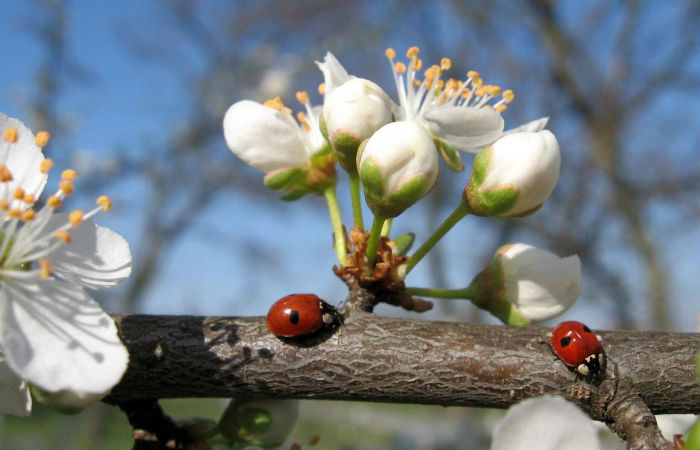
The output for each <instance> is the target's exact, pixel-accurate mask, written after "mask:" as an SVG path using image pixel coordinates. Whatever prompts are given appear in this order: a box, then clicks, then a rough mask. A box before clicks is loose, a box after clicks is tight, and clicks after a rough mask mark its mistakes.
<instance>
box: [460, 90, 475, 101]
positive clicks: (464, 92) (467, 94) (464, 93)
mask: <svg viewBox="0 0 700 450" xmlns="http://www.w3.org/2000/svg"><path fill="white" fill-rule="evenodd" d="M460 96H461V97H462V98H464V99H467V98H472V91H471V90H469V89H462V93H461V94H460Z"/></svg>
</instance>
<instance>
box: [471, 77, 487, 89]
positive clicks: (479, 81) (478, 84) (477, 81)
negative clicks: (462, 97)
mask: <svg viewBox="0 0 700 450" xmlns="http://www.w3.org/2000/svg"><path fill="white" fill-rule="evenodd" d="M472 84H473V85H474V86H476V88H477V89H479V88H481V86H483V85H484V80H482V79H481V78H474V79H472Z"/></svg>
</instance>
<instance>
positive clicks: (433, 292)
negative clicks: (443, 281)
mask: <svg viewBox="0 0 700 450" xmlns="http://www.w3.org/2000/svg"><path fill="white" fill-rule="evenodd" d="M404 292H405V293H406V294H408V295H420V296H422V297H432V298H446V299H464V300H473V299H474V295H475V294H476V290H475V289H474V288H473V287H472V286H468V287H465V288H464V289H432V288H417V287H407V288H406V290H405V291H404Z"/></svg>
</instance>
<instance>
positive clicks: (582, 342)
mask: <svg viewBox="0 0 700 450" xmlns="http://www.w3.org/2000/svg"><path fill="white" fill-rule="evenodd" d="M552 348H553V349H554V352H555V353H556V354H557V356H558V357H559V359H561V360H562V361H563V362H564V364H566V365H567V366H570V367H575V368H576V370H577V371H578V372H579V373H580V374H581V375H588V374H593V373H596V372H598V371H599V370H600V368H601V365H602V363H603V347H602V346H601V345H600V338H599V337H598V336H596V335H595V334H593V332H592V331H591V329H590V328H588V327H587V326H586V325H584V324H582V323H581V322H576V321H574V320H569V321H566V322H562V323H560V324H559V325H557V326H556V327H554V329H553V330H552Z"/></svg>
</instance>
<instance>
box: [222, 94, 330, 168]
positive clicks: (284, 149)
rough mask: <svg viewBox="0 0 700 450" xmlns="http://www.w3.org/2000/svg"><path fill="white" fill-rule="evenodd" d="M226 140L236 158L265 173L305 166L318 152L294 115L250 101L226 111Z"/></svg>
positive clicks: (234, 105)
mask: <svg viewBox="0 0 700 450" xmlns="http://www.w3.org/2000/svg"><path fill="white" fill-rule="evenodd" d="M224 137H225V138H226V143H227V144H228V146H229V148H230V149H231V151H232V152H233V153H235V154H236V156H238V157H239V158H241V159H242V160H243V161H244V162H245V163H246V164H248V165H249V166H251V167H254V168H256V169H258V170H260V171H262V172H264V173H270V172H273V171H276V170H283V169H289V168H292V167H305V166H307V165H308V164H309V161H310V159H311V155H313V154H314V153H315V152H316V151H317V150H318V149H317V148H314V147H313V146H312V145H311V141H310V139H309V137H308V136H307V135H306V133H305V132H304V131H303V130H302V129H301V128H300V127H299V125H298V124H297V123H296V122H295V121H294V119H293V118H292V117H291V115H289V114H286V113H284V112H282V111H279V110H277V109H273V108H270V107H267V106H264V105H262V104H260V103H257V102H253V101H250V100H242V101H240V102H236V103H234V104H233V105H231V107H230V108H229V109H228V111H226V115H225V116H224Z"/></svg>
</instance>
